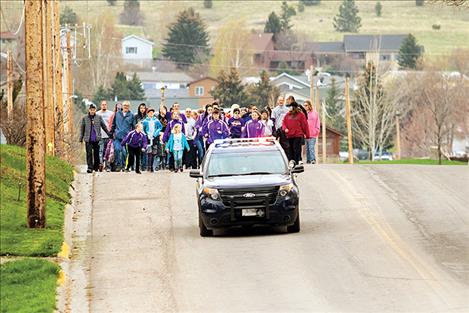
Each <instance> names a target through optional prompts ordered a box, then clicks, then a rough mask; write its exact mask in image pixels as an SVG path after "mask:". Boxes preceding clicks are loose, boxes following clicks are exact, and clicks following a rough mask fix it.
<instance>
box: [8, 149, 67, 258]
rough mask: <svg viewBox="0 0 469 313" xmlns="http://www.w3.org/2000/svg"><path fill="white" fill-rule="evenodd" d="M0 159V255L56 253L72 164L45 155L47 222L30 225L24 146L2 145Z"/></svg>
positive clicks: (60, 235) (61, 230)
mask: <svg viewBox="0 0 469 313" xmlns="http://www.w3.org/2000/svg"><path fill="white" fill-rule="evenodd" d="M0 160H1V162H0V177H1V179H0V199H1V205H0V228H1V236H0V255H17V256H54V255H56V254H57V253H58V252H59V250H60V247H61V245H62V241H63V223H64V207H65V204H66V203H68V202H69V201H70V195H69V193H68V190H69V185H70V183H71V182H72V180H73V169H72V166H71V165H69V164H67V163H65V162H63V161H61V160H59V159H57V158H47V161H46V167H47V176H46V193H47V200H46V221H47V225H46V228H44V229H29V228H27V227H26V194H25V166H26V164H25V150H24V149H23V148H20V147H16V146H8V145H1V146H0ZM19 183H21V185H19ZM18 191H20V200H19V201H18Z"/></svg>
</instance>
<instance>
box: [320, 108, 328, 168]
mask: <svg viewBox="0 0 469 313" xmlns="http://www.w3.org/2000/svg"><path fill="white" fill-rule="evenodd" d="M321 113H322V117H321V119H322V123H321V125H322V163H326V159H327V123H326V102H325V101H322V110H321Z"/></svg>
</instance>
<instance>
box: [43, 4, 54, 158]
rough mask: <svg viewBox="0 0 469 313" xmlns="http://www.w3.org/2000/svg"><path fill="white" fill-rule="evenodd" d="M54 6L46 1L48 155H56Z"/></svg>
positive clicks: (45, 104)
mask: <svg viewBox="0 0 469 313" xmlns="http://www.w3.org/2000/svg"><path fill="white" fill-rule="evenodd" d="M51 15H52V6H51V0H44V6H43V16H44V24H43V25H44V28H43V30H44V31H43V35H44V43H45V44H44V56H45V58H44V61H45V62H44V74H45V75H44V77H45V80H44V84H45V90H44V91H45V92H44V94H45V103H44V118H45V124H46V152H47V154H50V155H54V154H55V153H54V150H55V149H54V141H55V140H54V134H55V129H54V128H55V127H54V111H55V108H54V102H53V93H52V89H53V87H52V76H53V67H52V30H51V28H52V23H51V21H52V19H51Z"/></svg>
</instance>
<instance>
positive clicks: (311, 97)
mask: <svg viewBox="0 0 469 313" xmlns="http://www.w3.org/2000/svg"><path fill="white" fill-rule="evenodd" d="M309 71H310V73H311V74H310V79H309V98H310V99H311V104H312V105H313V106H314V75H313V71H314V67H313V66H312V65H311V66H310V67H309Z"/></svg>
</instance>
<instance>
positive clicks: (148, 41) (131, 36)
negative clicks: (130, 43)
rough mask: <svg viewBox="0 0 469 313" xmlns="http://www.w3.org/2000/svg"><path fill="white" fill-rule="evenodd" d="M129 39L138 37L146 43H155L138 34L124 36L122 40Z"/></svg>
mask: <svg viewBox="0 0 469 313" xmlns="http://www.w3.org/2000/svg"><path fill="white" fill-rule="evenodd" d="M129 39H137V40H140V41H142V42H144V43H146V44H149V45H152V46H153V45H154V43H153V42H151V41H150V40H146V39H145V38H142V37H139V36H137V35H129V36H127V37H124V38H122V42H124V41H127V40H129Z"/></svg>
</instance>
